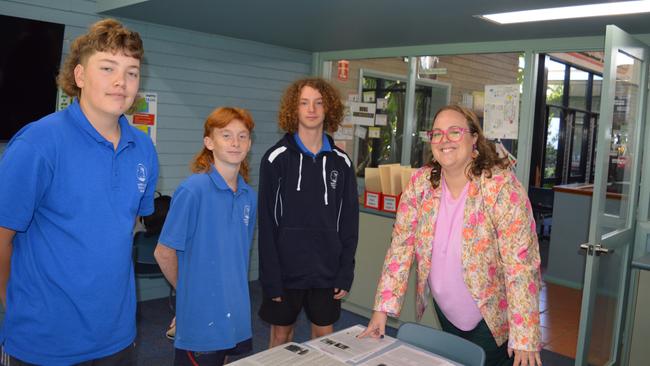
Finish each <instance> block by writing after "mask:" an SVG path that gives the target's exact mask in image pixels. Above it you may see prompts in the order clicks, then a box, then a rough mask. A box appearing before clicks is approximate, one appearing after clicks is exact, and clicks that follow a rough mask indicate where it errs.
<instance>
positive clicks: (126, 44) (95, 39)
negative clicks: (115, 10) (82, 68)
mask: <svg viewBox="0 0 650 366" xmlns="http://www.w3.org/2000/svg"><path fill="white" fill-rule="evenodd" d="M107 51H108V52H112V53H118V52H122V53H124V54H125V55H126V56H129V57H133V58H136V59H138V60H142V57H143V55H144V48H143V46H142V39H141V38H140V34H138V33H137V32H133V31H131V30H129V29H127V28H126V27H125V26H124V25H122V23H120V22H118V21H117V20H115V19H104V20H100V21H98V22H96V23H94V24H93V25H91V26H90V28H88V32H87V33H86V34H84V35H81V36H79V37H77V38H76V39H75V40H74V41H72V44H71V45H70V53H68V56H67V57H66V59H65V62H64V63H63V65H61V69H60V70H59V76H57V78H56V82H57V84H58V85H59V87H60V88H61V89H62V90H63V91H64V92H65V93H66V94H68V95H69V96H71V97H77V98H79V96H80V95H81V89H79V87H78V86H77V83H76V82H75V79H74V69H75V67H77V65H79V64H84V63H86V61H88V58H89V57H90V56H92V55H93V54H94V53H95V52H107Z"/></svg>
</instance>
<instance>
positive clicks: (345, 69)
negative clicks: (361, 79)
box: [337, 60, 350, 81]
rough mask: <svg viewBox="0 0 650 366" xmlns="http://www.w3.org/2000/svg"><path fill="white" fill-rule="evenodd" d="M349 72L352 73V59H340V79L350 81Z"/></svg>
mask: <svg viewBox="0 0 650 366" xmlns="http://www.w3.org/2000/svg"><path fill="white" fill-rule="evenodd" d="M349 74H350V61H348V60H339V62H338V72H337V77H338V79H339V80H340V81H348V76H349Z"/></svg>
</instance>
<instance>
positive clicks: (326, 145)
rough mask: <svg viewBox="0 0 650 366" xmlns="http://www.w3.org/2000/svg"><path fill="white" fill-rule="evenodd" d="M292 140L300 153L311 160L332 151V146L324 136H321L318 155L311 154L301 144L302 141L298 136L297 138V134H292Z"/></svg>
mask: <svg viewBox="0 0 650 366" xmlns="http://www.w3.org/2000/svg"><path fill="white" fill-rule="evenodd" d="M293 139H294V140H295V141H296V144H297V145H298V147H299V148H300V151H302V152H303V154H306V155H307V156H311V157H312V158H313V157H316V155H318V154H320V153H322V152H326V151H332V145H330V141H329V140H328V139H327V136H326V135H325V134H323V145H322V146H321V147H320V151H319V152H318V154H314V153H313V152H311V150H309V149H308V148H307V147H306V146H305V144H303V143H302V140H301V139H300V136H298V133H297V132H296V133H294V134H293Z"/></svg>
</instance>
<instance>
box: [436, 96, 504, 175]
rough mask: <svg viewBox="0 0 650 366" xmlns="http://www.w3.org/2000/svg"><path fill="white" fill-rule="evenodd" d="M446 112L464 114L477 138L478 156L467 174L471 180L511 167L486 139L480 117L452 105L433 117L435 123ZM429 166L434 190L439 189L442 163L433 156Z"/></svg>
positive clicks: (440, 110) (441, 109)
mask: <svg viewBox="0 0 650 366" xmlns="http://www.w3.org/2000/svg"><path fill="white" fill-rule="evenodd" d="M444 111H456V112H458V113H460V114H462V115H463V116H464V117H465V120H466V121H467V126H468V127H469V131H470V133H471V134H472V136H476V137H477V140H476V150H478V156H476V157H475V158H474V159H472V163H471V164H470V165H469V167H468V171H467V172H466V173H467V176H468V178H470V179H471V178H472V177H478V176H480V175H481V174H483V173H484V172H485V174H486V175H487V176H488V177H491V176H492V169H493V168H494V167H499V168H502V169H507V168H509V167H510V161H509V160H508V158H501V157H499V154H498V153H497V150H496V147H495V146H494V143H493V142H491V141H488V139H487V138H485V135H484V134H483V129H482V128H481V124H480V123H479V121H478V117H477V116H476V114H475V113H474V112H472V111H471V110H469V109H467V108H465V107H463V106H460V105H456V104H451V105H447V106H444V107H442V108H440V109H439V110H438V112H437V113H436V115H435V116H434V117H433V120H434V121H435V120H436V118H438V115H439V114H440V113H442V112H444ZM427 166H430V167H431V168H432V169H431V176H430V177H429V181H431V185H432V186H433V188H438V187H439V186H440V178H441V174H442V167H441V166H440V163H438V162H437V161H435V160H433V154H432V160H431V162H430V163H428V164H427Z"/></svg>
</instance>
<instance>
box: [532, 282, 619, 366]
mask: <svg viewBox="0 0 650 366" xmlns="http://www.w3.org/2000/svg"><path fill="white" fill-rule="evenodd" d="M540 295H541V296H540V323H541V328H542V343H543V344H544V345H543V347H544V349H547V350H549V351H552V352H555V353H559V354H561V355H564V356H567V357H571V358H575V356H576V345H577V341H578V324H579V322H580V304H581V301H582V291H581V290H576V289H572V288H568V287H564V286H560V285H555V284H552V283H543V285H542V290H541V292H540ZM615 304H616V302H615V299H611V298H607V297H605V296H598V297H597V298H596V308H597V309H598V311H597V312H598V314H595V315H594V317H595V318H597V319H600V320H601V321H598V322H594V326H593V329H592V332H591V334H592V335H591V342H592V347H591V349H590V351H589V356H588V362H589V364H592V365H603V364H605V363H606V361H607V360H608V358H609V357H608V356H609V347H610V344H611V339H610V336H611V334H612V332H611V324H612V321H611V316H613V314H614V308H615Z"/></svg>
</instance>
